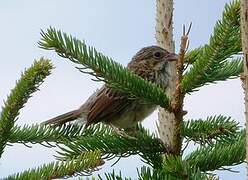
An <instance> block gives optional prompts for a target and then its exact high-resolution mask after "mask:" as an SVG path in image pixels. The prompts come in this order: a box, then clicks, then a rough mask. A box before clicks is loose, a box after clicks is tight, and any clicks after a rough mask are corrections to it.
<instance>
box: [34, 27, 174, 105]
mask: <svg viewBox="0 0 248 180" xmlns="http://www.w3.org/2000/svg"><path fill="white" fill-rule="evenodd" d="M41 36H42V38H41V40H40V42H39V46H40V47H41V48H43V49H46V50H54V51H55V52H57V53H58V55H59V56H61V57H64V58H68V59H69V60H71V61H72V62H74V63H76V64H80V66H81V67H77V69H79V70H80V71H81V72H83V73H88V74H91V75H93V76H94V77H95V78H96V80H97V81H104V82H106V83H107V84H108V85H109V86H110V87H112V88H114V89H117V90H119V91H122V92H125V93H127V94H129V95H130V96H131V97H136V98H138V99H140V100H143V101H145V102H148V103H152V104H157V105H160V106H162V107H164V108H168V106H169V99H168V97H167V96H166V95H165V92H164V90H163V89H162V88H160V87H158V86H157V85H155V84H153V83H151V82H148V81H146V80H144V79H142V78H141V77H139V76H137V75H135V74H134V73H132V72H130V71H129V70H127V69H126V68H124V67H123V66H122V65H120V64H119V63H117V62H115V61H114V60H112V59H111V58H108V57H106V56H104V55H103V54H101V53H99V52H97V51H96V49H95V48H93V47H87V45H86V44H85V43H84V42H82V41H80V40H78V39H76V38H73V37H72V36H71V35H67V34H65V33H62V32H61V31H57V30H56V29H54V28H49V29H47V32H44V31H42V32H41ZM91 70H92V71H91Z"/></svg>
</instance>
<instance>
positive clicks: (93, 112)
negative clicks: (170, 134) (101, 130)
mask: <svg viewBox="0 0 248 180" xmlns="http://www.w3.org/2000/svg"><path fill="white" fill-rule="evenodd" d="M176 59H177V55H175V54H174V53H169V52H168V51H166V50H165V49H162V48H160V47H158V46H149V47H145V48H143V49H141V50H140V51H139V52H138V53H137V54H136V55H135V56H134V57H133V58H132V60H131V61H130V62H129V64H128V66H127V68H128V69H129V70H130V71H132V72H134V73H135V74H137V75H139V76H141V77H142V78H144V79H146V80H148V81H151V82H154V83H156V84H158V85H160V86H161V87H163V88H166V87H167V85H168V76H169V75H170V74H169V65H168V63H169V61H174V60H176ZM155 109H156V105H152V104H140V102H139V101H138V100H134V99H129V98H128V96H127V95H126V94H125V93H122V92H119V91H116V90H114V89H111V88H108V87H107V85H104V86H103V87H102V88H101V89H99V90H97V91H96V92H95V93H93V94H92V95H91V96H90V97H89V98H88V100H87V101H86V102H85V103H84V104H83V105H82V106H81V107H80V108H79V109H77V110H73V111H70V112H68V113H65V114H62V115H60V116H57V117H55V118H52V119H50V120H48V121H46V122H44V123H45V124H55V125H60V124H64V123H66V122H69V121H73V120H76V119H77V120H78V122H82V123H84V124H85V127H88V126H89V125H91V124H93V123H98V122H104V123H107V124H111V125H113V126H115V127H117V128H124V129H125V128H131V127H133V126H134V125H135V124H136V123H137V122H139V121H142V120H143V119H144V118H146V117H147V116H148V115H149V114H150V113H152V112H153V111H154V110H155Z"/></svg>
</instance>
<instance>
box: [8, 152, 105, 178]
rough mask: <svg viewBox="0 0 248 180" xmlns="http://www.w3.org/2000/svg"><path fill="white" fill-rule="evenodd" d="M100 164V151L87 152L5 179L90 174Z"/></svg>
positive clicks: (101, 162)
mask: <svg viewBox="0 0 248 180" xmlns="http://www.w3.org/2000/svg"><path fill="white" fill-rule="evenodd" d="M102 164H103V161H102V160H101V159H100V152H98V151H95V152H87V153H84V154H82V155H81V156H80V157H78V158H77V159H73V160H68V161H60V162H59V161H57V162H52V163H50V164H47V165H43V166H41V167H38V168H34V169H30V170H27V171H24V172H22V173H17V174H14V175H11V176H9V177H7V178H5V179H6V180H12V179H16V180H24V179H58V178H65V177H71V176H77V175H90V174H91V173H92V172H93V171H95V170H97V167H98V166H100V165H102Z"/></svg>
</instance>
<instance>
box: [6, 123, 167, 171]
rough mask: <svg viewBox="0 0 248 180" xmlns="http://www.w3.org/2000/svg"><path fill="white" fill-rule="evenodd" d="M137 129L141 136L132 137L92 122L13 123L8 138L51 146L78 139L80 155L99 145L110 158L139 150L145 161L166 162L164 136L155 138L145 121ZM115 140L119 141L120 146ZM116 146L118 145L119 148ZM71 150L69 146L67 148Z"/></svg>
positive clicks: (11, 141)
mask: <svg viewBox="0 0 248 180" xmlns="http://www.w3.org/2000/svg"><path fill="white" fill-rule="evenodd" d="M137 131H138V132H137V133H138V134H137V139H135V140H133V141H129V139H126V138H123V137H119V136H118V135H117V134H115V133H114V132H113V131H112V130H111V128H109V127H108V126H106V125H102V124H96V125H94V126H90V127H89V128H87V129H85V130H84V128H83V127H82V126H78V125H63V126H56V127H51V126H44V125H32V126H28V125H25V126H24V127H19V126H15V127H13V128H12V130H11V135H10V138H9V140H8V142H9V143H22V144H25V145H26V144H28V143H32V144H36V143H38V144H41V145H44V146H48V147H53V146H54V145H52V144H53V143H56V144H57V145H62V144H66V145H71V143H72V142H73V144H74V143H75V145H74V146H75V147H74V146H73V147H74V148H76V147H77V144H80V143H82V144H81V146H80V147H79V148H81V150H79V151H77V152H75V153H77V155H76V156H78V155H80V153H81V152H84V151H92V150H95V149H98V150H101V152H103V155H104V156H106V158H113V157H115V156H118V157H120V156H121V157H123V156H130V155H132V154H139V155H140V156H141V157H142V158H143V161H144V162H145V163H147V164H150V165H151V166H153V167H159V166H160V165H161V162H162V156H161V155H162V154H163V153H164V152H165V149H166V147H165V146H164V145H163V144H162V142H160V140H158V139H156V138H154V134H150V133H149V131H148V130H146V129H144V128H143V127H142V126H141V125H138V126H137ZM109 138H110V139H109ZM115 143H117V145H116V146H115ZM142 146H144V147H145V149H144V150H142V149H141V150H140V151H139V149H140V147H142ZM149 146H152V147H153V148H151V151H149ZM61 147H62V146H61ZM115 147H116V148H117V149H115ZM62 150H63V148H62ZM119 150H120V152H119ZM67 151H68V150H67V149H66V152H67ZM151 152H152V153H151Z"/></svg>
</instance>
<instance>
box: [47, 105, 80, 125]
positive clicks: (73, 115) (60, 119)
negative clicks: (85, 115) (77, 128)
mask: <svg viewBox="0 0 248 180" xmlns="http://www.w3.org/2000/svg"><path fill="white" fill-rule="evenodd" d="M80 116H81V112H80V110H79V109H77V110H73V111H70V112H67V113H65V114H62V115H59V116H57V117H54V118H52V119H49V120H47V121H45V122H43V123H42V124H44V125H47V124H52V125H62V124H65V123H67V122H70V121H74V120H76V119H79V118H80Z"/></svg>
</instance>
